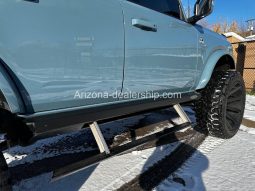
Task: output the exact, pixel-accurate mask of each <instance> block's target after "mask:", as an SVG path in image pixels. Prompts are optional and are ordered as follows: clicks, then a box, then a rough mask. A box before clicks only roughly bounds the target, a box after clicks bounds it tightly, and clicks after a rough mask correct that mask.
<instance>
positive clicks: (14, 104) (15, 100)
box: [0, 58, 33, 145]
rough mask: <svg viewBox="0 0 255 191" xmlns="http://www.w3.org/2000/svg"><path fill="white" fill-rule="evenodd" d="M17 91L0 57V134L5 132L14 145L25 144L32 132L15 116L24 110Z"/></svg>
mask: <svg viewBox="0 0 255 191" xmlns="http://www.w3.org/2000/svg"><path fill="white" fill-rule="evenodd" d="M17 91H18V90H17V86H16V84H15V82H14V81H13V79H12V77H11V76H10V75H9V72H8V69H7V68H6V65H5V62H4V61H3V60H2V59H1V58H0V134H6V138H7V139H8V140H10V141H11V143H12V144H14V145H15V144H20V145H26V144H27V142H28V141H29V140H30V139H31V138H32V136H33V132H32V130H31V129H30V128H29V127H28V126H27V125H26V124H25V123H24V122H23V119H22V118H19V117H18V116H17V114H19V113H23V111H24V107H23V103H22V99H21V98H20V97H19V93H18V92H17Z"/></svg>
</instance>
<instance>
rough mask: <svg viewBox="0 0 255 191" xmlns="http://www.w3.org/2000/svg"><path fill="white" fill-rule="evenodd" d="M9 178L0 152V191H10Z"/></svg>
mask: <svg viewBox="0 0 255 191" xmlns="http://www.w3.org/2000/svg"><path fill="white" fill-rule="evenodd" d="M11 190H12V186H11V178H10V174H9V171H8V166H7V164H6V160H5V158H4V155H3V153H2V152H0V191H11Z"/></svg>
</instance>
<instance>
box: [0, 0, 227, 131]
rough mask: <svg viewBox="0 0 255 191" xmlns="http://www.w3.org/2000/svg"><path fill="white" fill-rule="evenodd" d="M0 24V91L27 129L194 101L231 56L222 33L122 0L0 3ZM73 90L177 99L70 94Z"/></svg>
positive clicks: (44, 128)
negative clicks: (139, 25)
mask: <svg viewBox="0 0 255 191" xmlns="http://www.w3.org/2000/svg"><path fill="white" fill-rule="evenodd" d="M95 10H96V11H95ZM45 13H47V14H45ZM132 19H142V20H144V21H145V23H146V24H148V23H149V24H150V23H152V26H154V24H155V25H156V27H157V31H156V32H153V31H144V30H141V29H139V28H135V27H134V26H133V25H132ZM0 24H1V26H3V27H2V29H1V30H0V58H1V59H2V60H1V61H2V62H1V65H0V80H1V83H0V90H1V91H2V94H3V97H4V98H5V99H6V101H7V102H8V107H9V110H10V111H11V112H12V113H15V114H18V117H20V118H21V119H24V122H25V123H27V124H29V125H32V128H34V129H33V131H34V133H35V134H37V133H38V134H41V133H44V132H45V131H54V130H56V129H61V128H62V127H67V126H72V125H76V124H79V126H82V124H84V123H87V122H92V121H93V120H105V119H112V118H115V117H120V116H125V115H129V114H132V113H136V112H142V111H148V110H151V109H157V108H161V107H165V106H171V105H173V104H177V103H183V102H189V101H194V100H196V99H198V98H199V95H198V94H197V92H196V90H200V89H202V88H204V87H205V86H206V84H207V83H208V82H209V80H210V77H211V75H212V72H213V70H214V68H215V66H216V64H217V62H218V61H219V59H220V58H221V57H222V56H226V55H228V56H230V57H231V56H232V55H231V54H232V53H231V48H230V44H229V43H228V42H227V40H226V39H225V38H224V37H222V36H220V35H218V34H216V33H213V32H211V31H209V30H207V29H204V28H202V27H201V26H199V25H191V24H189V23H186V22H184V21H181V20H178V19H175V18H172V17H170V16H166V15H163V14H161V13H158V12H155V11H152V10H149V9H147V8H144V7H141V6H139V5H135V4H133V3H130V2H127V1H123V0H108V1H107V2H106V1H104V0H87V1H83V0H75V1H68V0H43V1H40V2H39V3H32V2H28V1H16V0H9V1H0ZM77 91H79V92H81V93H86V92H95V93H103V92H106V93H107V94H108V95H110V94H115V93H120V92H121V91H122V93H124V92H126V91H131V92H136V93H141V92H145V91H153V92H157V93H159V94H160V93H162V92H180V93H183V97H182V98H178V97H177V98H174V99H165V100H162V97H161V98H160V99H156V100H155V99H132V100H123V99H119V98H118V97H109V98H102V99H101V98H96V99H94V98H92V99H88V98H86V99H74V96H75V94H76V92H77ZM0 96H1V95H0ZM82 98H84V97H82ZM91 120H92V121H91Z"/></svg>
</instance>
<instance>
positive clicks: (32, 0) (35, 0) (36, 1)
mask: <svg viewBox="0 0 255 191" xmlns="http://www.w3.org/2000/svg"><path fill="white" fill-rule="evenodd" d="M23 1H28V2H31V3H39V0H23Z"/></svg>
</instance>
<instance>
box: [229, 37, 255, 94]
mask: <svg viewBox="0 0 255 191" xmlns="http://www.w3.org/2000/svg"><path fill="white" fill-rule="evenodd" d="M232 45H233V50H234V58H235V61H236V68H237V70H238V71H239V72H240V73H241V74H242V75H243V78H244V81H245V86H246V90H247V91H249V92H255V41H249V42H240V43H233V44H232Z"/></svg>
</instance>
